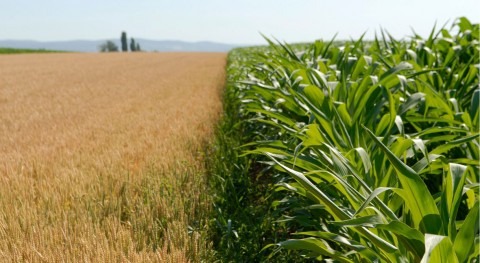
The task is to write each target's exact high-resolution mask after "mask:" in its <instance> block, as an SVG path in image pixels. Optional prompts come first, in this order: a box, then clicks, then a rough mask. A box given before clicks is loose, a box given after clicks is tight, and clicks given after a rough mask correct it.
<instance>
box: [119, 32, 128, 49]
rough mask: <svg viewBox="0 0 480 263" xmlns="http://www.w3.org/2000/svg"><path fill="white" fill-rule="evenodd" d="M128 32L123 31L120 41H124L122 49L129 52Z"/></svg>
mask: <svg viewBox="0 0 480 263" xmlns="http://www.w3.org/2000/svg"><path fill="white" fill-rule="evenodd" d="M127 41H128V40H127V33H126V32H125V31H123V32H122V35H121V36H120V42H121V43H122V51H123V52H128V43H127Z"/></svg>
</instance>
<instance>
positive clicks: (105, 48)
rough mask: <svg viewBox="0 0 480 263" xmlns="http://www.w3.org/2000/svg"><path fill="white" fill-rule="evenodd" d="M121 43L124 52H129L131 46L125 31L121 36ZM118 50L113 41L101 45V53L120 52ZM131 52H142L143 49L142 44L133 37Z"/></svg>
mask: <svg viewBox="0 0 480 263" xmlns="http://www.w3.org/2000/svg"><path fill="white" fill-rule="evenodd" d="M120 43H121V45H122V46H121V47H122V51H123V52H128V48H129V45H128V38H127V33H126V32H125V31H123V32H122V34H121V36H120ZM118 50H119V49H118V46H117V45H116V44H115V43H114V42H113V41H111V40H107V41H106V42H105V43H103V44H101V45H100V51H101V52H118ZM130 51H132V52H136V51H142V49H141V48H140V44H139V43H138V42H135V39H134V38H133V37H132V38H131V39H130Z"/></svg>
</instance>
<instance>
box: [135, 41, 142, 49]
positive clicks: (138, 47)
mask: <svg viewBox="0 0 480 263" xmlns="http://www.w3.org/2000/svg"><path fill="white" fill-rule="evenodd" d="M135 50H136V51H142V49H141V48H140V44H139V43H138V42H137V47H136V48H135Z"/></svg>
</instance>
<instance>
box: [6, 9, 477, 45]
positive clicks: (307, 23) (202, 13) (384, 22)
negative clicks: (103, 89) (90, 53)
mask: <svg viewBox="0 0 480 263" xmlns="http://www.w3.org/2000/svg"><path fill="white" fill-rule="evenodd" d="M0 7H1V8H0V25H1V30H0V40H38V41H58V40H102V39H109V38H117V37H118V38H119V37H120V34H121V32H122V31H126V32H127V34H128V36H132V37H135V38H146V39H154V40H183V41H215V42H222V43H229V44H265V40H263V38H262V36H261V33H262V34H264V35H266V36H269V37H275V38H276V39H278V40H281V41H286V42H289V43H293V42H308V41H313V40H316V39H325V40H329V39H331V38H332V37H333V36H334V35H335V34H336V33H338V35H337V39H350V38H353V39H357V38H358V37H360V36H361V35H362V34H363V33H365V32H366V38H370V39H371V38H373V36H374V34H375V32H376V31H377V32H379V30H380V28H385V29H386V30H387V31H388V32H390V33H391V34H392V35H393V36H395V37H396V38H404V37H408V36H410V35H412V28H414V29H415V32H417V33H418V34H420V35H422V36H427V35H428V34H429V32H430V31H431V30H432V28H433V26H434V25H435V23H437V25H438V26H443V25H444V24H445V23H446V22H447V21H449V23H448V27H450V25H451V23H452V22H453V21H454V20H455V18H457V17H460V16H466V17H467V18H469V19H470V20H471V21H472V22H475V23H479V22H480V0H455V1H446V0H424V1H421V0H417V1H414V0H395V1H391V0H328V1H327V0H297V1H294V0H237V1H233V0H230V1H228V0H200V1H198V0H197V1H193V0H169V1H167V0H136V1H135V0H128V1H127V0H43V1H38V0H0Z"/></svg>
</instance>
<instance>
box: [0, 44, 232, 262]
mask: <svg viewBox="0 0 480 263" xmlns="http://www.w3.org/2000/svg"><path fill="white" fill-rule="evenodd" d="M225 60H226V54H223V53H130V54H123V53H115V54H36V55H31V54H28V55H9V56H1V57H0V261H5V262H13V261H15V262H18V261H24V262H27V261H28V262H57V261H60V262H61V261H63V262H123V261H142V262H145V261H147V262H148V261H153V262H156V261H171V262H181V261H186V260H187V259H188V258H190V259H193V260H196V259H198V257H199V256H200V254H201V251H202V250H205V249H206V248H207V247H208V244H206V242H205V241H204V240H203V239H202V236H201V233H202V231H203V230H202V229H201V228H202V227H203V225H204V224H203V223H202V220H203V219H204V213H205V212H206V211H207V210H208V204H207V203H208V196H206V195H205V191H204V190H205V181H204V179H205V178H204V177H205V175H204V174H203V171H204V170H203V169H204V167H203V165H202V158H203V157H202V156H201V152H202V151H201V147H203V146H204V145H205V143H206V142H208V140H209V139H210V138H211V137H212V133H213V127H214V125H215V123H216V121H217V120H218V118H219V115H220V112H221V89H222V88H223V85H224V78H225V72H224V71H225V69H224V68H225V63H226V61H225ZM189 226H190V228H189V229H190V233H187V227H189Z"/></svg>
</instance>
